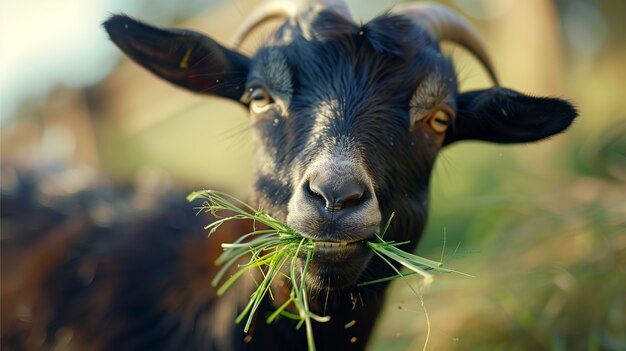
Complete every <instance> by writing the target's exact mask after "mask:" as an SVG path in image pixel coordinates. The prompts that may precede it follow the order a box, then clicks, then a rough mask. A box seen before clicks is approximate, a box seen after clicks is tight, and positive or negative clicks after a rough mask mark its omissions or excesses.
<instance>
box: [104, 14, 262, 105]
mask: <svg viewBox="0 0 626 351" xmlns="http://www.w3.org/2000/svg"><path fill="white" fill-rule="evenodd" d="M103 25H104V28H105V29H106V31H107V32H108V33H109V36H110V37H111V40H113V42H114V43H115V44H116V45H117V46H118V47H119V48H120V49H122V51H124V53H126V55H128V56H129V57H130V58H131V59H133V60H134V61H135V62H137V63H139V64H140V65H142V66H143V67H145V68H147V69H148V70H150V71H151V72H152V73H154V74H156V75H157V76H159V77H161V78H164V79H165V80H167V81H169V82H171V83H173V84H176V85H178V86H180V87H183V88H185V89H188V90H191V91H194V92H198V93H204V94H212V95H218V96H222V97H225V98H229V99H233V100H236V101H239V99H240V98H241V96H242V95H243V91H244V87H245V83H246V78H247V76H248V70H249V66H250V59H248V58H247V57H245V56H243V55H241V54H239V53H238V52H236V51H233V50H229V49H226V48H225V47H223V46H221V45H220V44H218V43H217V42H215V41H214V40H213V39H211V38H209V37H207V36H205V35H203V34H200V33H197V32H193V31H189V30H181V29H160V28H156V27H153V26H150V25H147V24H144V23H141V22H138V21H135V20H133V19H131V18H130V17H128V16H123V15H115V16H113V17H111V18H110V19H109V20H107V21H106V22H104V24H103Z"/></svg>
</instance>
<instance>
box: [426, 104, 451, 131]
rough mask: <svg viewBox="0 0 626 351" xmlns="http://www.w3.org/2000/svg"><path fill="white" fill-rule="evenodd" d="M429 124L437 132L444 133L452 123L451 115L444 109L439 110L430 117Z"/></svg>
mask: <svg viewBox="0 0 626 351" xmlns="http://www.w3.org/2000/svg"><path fill="white" fill-rule="evenodd" d="M428 125H429V126H430V127H431V128H432V129H433V130H434V131H435V132H437V133H444V132H445V131H446V130H447V129H448V126H449V125H450V117H449V116H448V114H447V113H445V112H444V111H442V110H437V111H436V112H435V113H433V114H432V115H430V116H429V117H428Z"/></svg>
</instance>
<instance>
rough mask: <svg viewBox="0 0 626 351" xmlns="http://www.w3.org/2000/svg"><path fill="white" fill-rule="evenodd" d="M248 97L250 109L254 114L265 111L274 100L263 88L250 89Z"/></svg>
mask: <svg viewBox="0 0 626 351" xmlns="http://www.w3.org/2000/svg"><path fill="white" fill-rule="evenodd" d="M249 97H250V109H251V110H252V112H254V113H263V112H265V111H267V110H268V109H269V108H270V107H271V106H272V104H273V103H274V99H272V97H271V96H270V94H269V93H268V92H267V90H265V89H263V88H252V89H250V95H249Z"/></svg>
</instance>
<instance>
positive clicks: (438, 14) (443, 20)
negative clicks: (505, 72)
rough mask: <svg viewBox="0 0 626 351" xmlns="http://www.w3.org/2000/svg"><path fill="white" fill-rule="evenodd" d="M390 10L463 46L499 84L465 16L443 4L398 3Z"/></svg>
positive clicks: (480, 42)
mask: <svg viewBox="0 0 626 351" xmlns="http://www.w3.org/2000/svg"><path fill="white" fill-rule="evenodd" d="M392 12H393V13H397V14H403V15H407V16H409V17H410V18H411V19H412V20H413V22H415V23H416V24H418V25H420V26H422V27H424V28H426V29H427V30H428V31H429V32H430V33H431V34H432V35H433V36H435V37H436V38H437V39H439V40H441V41H444V40H446V41H451V42H454V43H457V44H460V45H462V46H464V47H465V48H466V49H468V50H469V51H470V52H471V53H472V54H474V56H476V57H477V58H478V60H479V61H480V62H481V63H482V65H483V67H485V69H486V70H487V73H488V74H489V76H490V77H491V80H492V81H493V82H494V84H496V85H499V84H498V78H497V76H496V73H495V71H494V69H493V65H492V64H491V60H490V59H489V55H487V51H486V50H485V46H484V45H483V43H482V40H481V39H480V37H479V36H478V33H477V32H476V31H475V30H474V28H473V27H472V25H471V24H470V23H469V22H468V21H467V20H466V19H465V18H463V17H462V16H460V15H459V14H458V13H456V12H455V11H454V10H452V9H450V8H449V7H446V6H443V5H438V4H431V3H420V4H400V5H397V6H396V7H395V8H394V9H393V10H392Z"/></svg>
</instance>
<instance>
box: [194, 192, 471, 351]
mask: <svg viewBox="0 0 626 351" xmlns="http://www.w3.org/2000/svg"><path fill="white" fill-rule="evenodd" d="M196 199H203V200H205V201H204V202H203V203H202V205H201V206H199V207H197V209H198V210H199V211H204V212H210V213H211V214H212V215H213V216H215V217H216V218H217V220H216V221H215V222H213V223H211V224H209V225H207V226H206V227H205V229H207V230H209V235H210V234H212V233H213V232H215V230H217V228H219V226H221V225H222V224H224V223H226V222H228V221H232V220H252V221H253V222H254V223H260V224H263V225H264V226H265V227H268V228H270V229H258V230H257V229H256V225H255V226H254V230H253V231H252V232H250V233H247V234H245V235H242V236H241V237H239V239H237V241H235V242H232V243H224V244H222V247H223V248H224V252H223V253H222V254H221V255H220V256H219V257H218V258H217V260H216V261H215V263H216V264H217V265H222V268H221V269H220V270H219V272H218V273H217V274H216V276H215V277H214V278H213V280H212V281H211V284H212V285H213V286H218V285H219V284H220V282H222V283H221V285H220V287H219V288H218V290H217V294H218V295H223V294H224V293H225V292H226V291H227V290H228V289H229V288H230V287H231V286H232V285H233V284H234V283H235V282H236V281H237V280H238V279H239V278H241V277H242V276H243V275H244V274H245V273H246V272H250V271H253V270H258V271H259V272H260V273H261V275H262V277H263V278H262V279H261V281H260V282H257V288H256V289H255V290H254V292H253V293H252V295H250V301H249V302H248V304H247V305H246V307H245V308H244V309H243V311H242V312H241V313H240V314H239V315H238V316H237V318H236V320H235V322H237V323H240V322H242V321H243V320H244V319H245V320H246V324H245V326H244V331H245V332H248V330H249V328H250V325H251V323H252V320H253V317H254V315H255V313H256V311H257V309H258V308H259V306H260V304H261V302H262V300H263V298H264V297H265V296H267V295H268V294H269V295H270V297H272V296H271V295H272V292H271V290H270V288H271V285H272V282H273V281H274V279H276V277H277V276H278V275H279V274H280V275H282V276H284V277H285V278H287V279H289V280H290V282H291V293H290V297H289V299H287V301H285V303H283V304H282V305H281V306H280V307H278V309H277V310H276V311H274V313H272V314H271V315H270V316H269V317H268V318H267V320H266V321H267V323H272V322H273V321H274V320H275V319H276V318H277V317H278V316H283V317H286V318H290V319H294V320H296V321H298V323H297V328H298V329H299V328H300V327H301V326H302V325H303V324H304V325H305V328H306V334H307V343H308V348H309V350H315V343H314V339H313V327H312V321H313V320H315V321H317V322H327V321H329V320H330V316H319V315H316V314H314V313H313V312H311V310H310V308H309V302H308V297H307V288H306V283H305V277H306V274H307V271H308V269H309V264H310V262H311V260H312V258H313V253H314V252H315V250H316V249H318V248H325V249H329V248H330V249H339V248H341V247H346V246H348V245H352V244H358V243H359V242H327V241H323V242H322V241H320V242H315V241H313V240H311V239H307V238H304V237H302V236H301V235H300V234H299V233H297V232H296V231H295V230H293V229H292V228H290V227H289V226H287V225H286V224H284V223H282V222H280V221H278V220H276V219H274V218H272V217H271V216H270V215H268V214H266V213H264V212H263V211H262V210H260V209H256V208H254V207H252V206H250V205H248V204H247V203H245V202H243V201H241V200H239V199H237V198H236V197H234V196H232V195H229V194H226V193H223V192H219V191H213V190H204V191H196V192H193V193H191V194H189V196H187V200H188V201H194V200H196ZM392 219H393V214H392V215H391V216H390V218H389V219H388V220H387V223H386V224H385V227H384V228H383V230H382V231H381V234H380V235H375V236H374V238H373V239H372V241H365V242H362V243H364V244H365V245H367V247H369V248H370V249H371V250H372V251H373V252H374V253H375V254H376V255H377V256H379V257H380V258H381V259H382V260H383V261H384V262H386V263H387V264H388V265H389V266H391V267H392V268H393V270H394V271H395V272H396V273H397V274H396V275H394V276H391V277H386V278H381V279H377V280H374V281H370V282H364V283H360V284H359V286H363V285H368V284H376V283H380V282H384V281H389V280H392V279H396V278H403V279H404V278H405V277H406V276H407V275H411V274H419V275H421V276H423V277H424V279H425V282H426V283H427V284H428V283H430V282H432V279H433V278H432V275H431V273H430V271H433V270H434V271H437V272H444V273H450V272H456V271H453V270H451V269H447V268H443V264H442V263H441V262H437V261H433V260H429V259H426V258H423V257H420V256H416V255H413V254H410V253H408V252H405V251H402V250H401V249H399V248H398V247H397V246H399V245H403V244H406V243H408V242H399V243H394V242H393V241H385V240H384V239H383V237H384V235H385V232H386V231H387V229H388V228H389V225H390V224H391V220H392ZM247 256H249V257H250V258H249V260H248V261H247V262H245V263H243V264H241V263H240V262H241V260H243V259H244V257H247ZM299 256H300V257H305V263H304V265H303V266H302V265H301V266H300V267H298V265H297V262H298V260H297V258H298V257H299ZM391 261H396V262H398V263H399V264H401V265H402V266H404V267H406V268H408V269H409V270H410V271H411V272H409V273H401V272H400V271H399V270H398V269H396V268H395V266H394V265H393V264H392V263H391ZM236 263H237V266H236V267H237V270H236V272H235V273H234V274H232V275H231V276H229V277H228V278H226V277H225V275H226V273H227V272H228V271H229V268H231V267H232V266H233V265H235V264H236ZM456 273H460V272H456ZM461 274H463V273H461ZM407 284H408V282H407ZM408 285H409V287H410V288H411V290H412V291H413V292H414V293H415V295H416V296H417V297H418V298H419V299H420V302H421V303H422V306H423V300H422V297H421V295H419V294H418V293H417V291H415V290H414V289H413V288H412V286H411V285H410V284H408ZM272 298H273V297H272ZM291 304H293V306H294V307H295V310H296V311H297V313H292V312H290V311H288V310H287V307H289V305H291ZM426 316H428V315H427V314H426ZM427 318H428V317H427ZM428 329H429V330H430V325H429V326H428ZM427 339H428V336H427Z"/></svg>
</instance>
